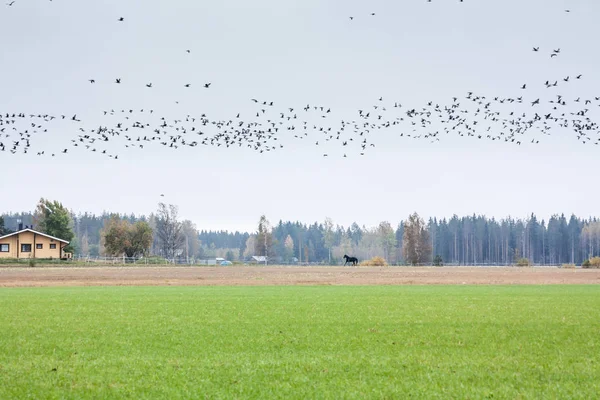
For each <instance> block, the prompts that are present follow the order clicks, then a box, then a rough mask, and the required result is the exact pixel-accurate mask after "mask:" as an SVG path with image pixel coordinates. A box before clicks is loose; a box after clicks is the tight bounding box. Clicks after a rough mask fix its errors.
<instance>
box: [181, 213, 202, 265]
mask: <svg viewBox="0 0 600 400" xmlns="http://www.w3.org/2000/svg"><path fill="white" fill-rule="evenodd" d="M181 232H182V235H183V237H184V248H185V253H184V254H185V256H186V257H196V256H198V255H199V253H200V238H199V237H198V229H197V228H196V224H194V223H193V222H192V221H190V220H185V221H183V222H182V226H181Z"/></svg>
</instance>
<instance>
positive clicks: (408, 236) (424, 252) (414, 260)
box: [403, 213, 431, 265]
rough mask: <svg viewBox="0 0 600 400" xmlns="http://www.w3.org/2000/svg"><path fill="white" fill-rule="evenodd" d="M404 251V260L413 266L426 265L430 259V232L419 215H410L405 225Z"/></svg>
mask: <svg viewBox="0 0 600 400" xmlns="http://www.w3.org/2000/svg"><path fill="white" fill-rule="evenodd" d="M403 251H404V259H405V260H406V261H407V262H409V263H410V264H411V265H420V264H424V263H426V262H427V261H428V260H429V259H430V256H431V241H430V239H429V232H428V231H427V228H426V225H425V221H423V219H422V218H421V217H419V214H417V213H414V214H412V215H410V216H409V217H408V221H406V223H405V224H404V237H403Z"/></svg>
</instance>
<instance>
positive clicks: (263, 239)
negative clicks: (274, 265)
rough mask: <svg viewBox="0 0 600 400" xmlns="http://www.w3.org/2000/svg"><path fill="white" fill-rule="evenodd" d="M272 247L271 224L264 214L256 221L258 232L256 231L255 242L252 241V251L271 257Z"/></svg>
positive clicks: (273, 253)
mask: <svg viewBox="0 0 600 400" xmlns="http://www.w3.org/2000/svg"><path fill="white" fill-rule="evenodd" d="M274 250H275V249H274V247H273V233H272V229H271V224H270V223H269V220H267V217H266V216H264V215H263V216H261V217H260V221H259V222H258V232H256V242H255V243H254V252H255V255H256V256H266V257H272V256H274V255H275V251H274Z"/></svg>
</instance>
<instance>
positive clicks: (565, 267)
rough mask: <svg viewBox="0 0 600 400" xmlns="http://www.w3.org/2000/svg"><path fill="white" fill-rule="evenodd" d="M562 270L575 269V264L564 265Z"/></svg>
mask: <svg viewBox="0 0 600 400" xmlns="http://www.w3.org/2000/svg"><path fill="white" fill-rule="evenodd" d="M561 268H564V269H575V268H576V267H575V264H563V265H562V267H561Z"/></svg>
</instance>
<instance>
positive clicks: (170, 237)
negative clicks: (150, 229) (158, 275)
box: [156, 203, 185, 259]
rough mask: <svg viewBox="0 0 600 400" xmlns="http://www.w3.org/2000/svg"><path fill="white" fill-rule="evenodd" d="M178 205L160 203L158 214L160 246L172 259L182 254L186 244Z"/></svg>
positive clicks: (163, 253) (157, 230) (157, 227)
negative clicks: (178, 217) (178, 218)
mask: <svg viewBox="0 0 600 400" xmlns="http://www.w3.org/2000/svg"><path fill="white" fill-rule="evenodd" d="M178 211H179V210H178V208H177V206H174V205H172V204H170V205H168V206H167V205H166V204H165V203H159V204H158V212H157V214H156V234H157V236H158V239H159V246H160V249H161V250H162V255H163V256H164V257H165V258H168V259H172V258H175V257H176V256H178V255H180V253H181V252H182V250H183V246H184V245H185V236H184V235H183V224H182V223H181V222H179V221H178V220H177V214H178Z"/></svg>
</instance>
